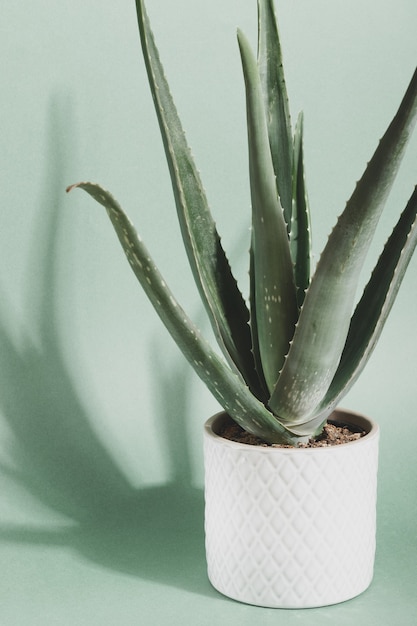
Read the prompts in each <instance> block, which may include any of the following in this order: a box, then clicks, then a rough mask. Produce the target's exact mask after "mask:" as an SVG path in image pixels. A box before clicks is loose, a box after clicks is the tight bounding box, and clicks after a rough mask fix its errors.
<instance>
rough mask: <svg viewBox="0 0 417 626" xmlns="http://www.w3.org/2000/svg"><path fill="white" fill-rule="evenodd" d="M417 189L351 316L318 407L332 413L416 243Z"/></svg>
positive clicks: (369, 346) (375, 334)
mask: <svg viewBox="0 0 417 626" xmlns="http://www.w3.org/2000/svg"><path fill="white" fill-rule="evenodd" d="M416 216H417V188H415V189H414V193H413V194H412V196H411V198H410V200H409V201H408V204H407V206H406V208H405V210H404V211H403V213H402V214H401V217H400V219H399V221H398V223H397V225H396V227H395V228H394V230H393V232H392V234H391V236H390V237H389V239H388V241H387V243H386V244H385V247H384V249H383V251H382V254H381V256H380V258H379V260H378V263H377V265H376V266H375V269H374V271H373V273H372V276H371V278H370V280H369V282H368V284H367V285H366V287H365V289H364V292H363V295H362V298H361V300H360V301H359V303H358V304H357V306H356V309H355V313H354V315H353V316H352V320H351V323H350V328H349V333H348V336H347V339H346V345H345V348H344V351H343V353H342V358H341V360H340V364H339V367H338V369H337V371H336V374H335V377H334V378H333V380H332V383H331V385H330V388H329V390H328V392H327V394H326V397H325V399H324V401H323V402H322V405H321V408H322V409H326V410H327V411H328V412H331V411H332V410H333V408H334V407H335V406H336V404H337V403H338V402H339V400H340V398H341V397H342V396H344V395H345V394H346V393H347V392H348V391H349V389H350V388H351V386H352V385H353V384H354V382H355V381H356V380H357V378H358V376H359V375H360V374H361V372H362V370H363V368H364V367H365V365H366V363H367V362H368V359H369V357H370V356H371V354H372V351H373V349H374V347H375V345H376V343H377V341H378V339H379V336H380V334H381V331H382V329H383V327H384V324H385V321H386V319H387V317H388V315H389V313H390V311H391V308H392V305H393V304H394V301H395V298H396V296H397V293H398V289H399V288H400V284H401V281H402V279H403V277H404V274H405V271H406V269H407V266H408V264H409V262H410V259H411V256H412V254H413V252H414V250H415V247H416V244H417V219H416Z"/></svg>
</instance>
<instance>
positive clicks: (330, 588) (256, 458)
mask: <svg viewBox="0 0 417 626" xmlns="http://www.w3.org/2000/svg"><path fill="white" fill-rule="evenodd" d="M377 452H378V447H377V437H376V438H375V437H371V438H370V439H369V440H368V437H367V438H365V439H362V440H360V441H358V442H355V443H354V444H348V445H344V446H337V447H333V448H319V449H297V450H289V449H277V448H258V447H254V446H247V445H246V446H245V445H241V444H234V443H231V442H226V441H225V440H222V439H221V438H219V437H215V436H211V437H210V436H209V435H206V438H205V464H206V521H205V526H206V552H207V562H208V574H209V578H210V580H211V582H212V584H213V586H214V587H215V588H216V589H218V590H219V591H220V592H222V593H224V594H225V595H227V596H229V597H232V598H234V599H237V600H240V601H243V602H248V603H250V604H257V605H262V606H271V607H288V608H289V607H292V608H297V607H302V606H323V605H326V604H333V603H335V602H341V601H343V600H346V599H348V598H351V597H353V596H355V595H357V594H358V593H361V592H362V591H363V590H364V589H366V588H367V587H368V585H369V584H370V582H371V579H372V574H373V562H374V552H375V504H376V473H377Z"/></svg>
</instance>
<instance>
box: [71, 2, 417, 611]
mask: <svg viewBox="0 0 417 626" xmlns="http://www.w3.org/2000/svg"><path fill="white" fill-rule="evenodd" d="M136 6H137V14H138V22H139V30H140V37H141V42H142V49H143V54H144V59H145V64H146V68H147V72H148V78H149V83H150V87H151V91H152V95H153V99H154V103H155V108H156V113H157V116H158V121H159V125H160V131H161V134H162V139H163V143H164V147H165V152H166V157H167V160H168V165H169V169H170V174H171V179H172V186H173V191H174V195H175V200H176V206H177V212H178V218H179V223H180V226H181V231H182V235H183V240H184V245H185V248H186V251H187V254H188V258H189V262H190V265H191V268H192V270H193V274H194V278H195V281H196V283H197V286H198V289H199V292H200V295H201V298H202V301H203V303H204V305H205V308H206V310H207V314H208V317H209V319H210V321H211V324H212V327H213V330H214V333H215V336H216V338H217V341H218V344H219V346H220V349H221V351H222V353H223V357H224V359H223V358H221V357H220V356H219V354H218V352H217V351H215V350H214V349H213V348H212V347H211V346H210V345H209V344H208V343H207V342H206V341H205V339H204V338H203V337H202V336H201V334H200V332H199V330H198V329H197V328H196V327H195V325H194V324H193V323H192V322H191V320H190V319H189V318H188V316H187V315H186V313H185V312H184V311H183V310H182V309H181V307H180V306H179V304H178V302H177V301H176V300H175V298H174V296H173V294H172V293H171V291H170V290H169V289H168V287H167V285H166V283H165V281H164V279H163V277H162V276H161V275H160V273H159V271H158V270H157V268H156V266H155V264H154V262H153V261H152V258H151V256H150V254H149V252H148V250H147V249H146V247H145V245H144V244H143V242H142V240H141V239H140V237H139V236H138V234H137V233H136V230H135V229H134V227H133V225H132V223H131V222H130V220H129V219H128V217H127V216H126V214H125V213H124V212H123V210H122V208H121V207H120V205H119V204H118V203H117V202H116V200H115V199H114V198H113V197H112V196H111V194H110V193H109V192H107V191H106V190H104V189H103V188H102V187H100V186H99V185H97V184H95V183H90V182H82V183H78V184H76V185H73V186H71V187H70V188H69V189H72V188H73V187H80V188H82V189H84V190H85V191H87V192H88V193H89V194H90V195H91V196H92V197H93V198H95V199H96V200H97V201H98V202H99V203H100V204H102V205H103V206H104V207H105V208H106V210H107V213H108V216H109V218H110V220H111V222H112V224H113V226H114V229H115V231H116V233H117V235H118V238H119V240H120V243H121V245H122V247H123V249H124V252H125V254H126V256H127V259H128V261H129V263H130V265H131V267H132V269H133V271H134V272H135V274H136V276H137V278H138V280H139V282H140V284H141V285H142V287H143V289H144V290H145V292H146V294H147V296H148V297H149V299H150V301H151V302H152V304H153V306H154V307H155V309H156V311H157V313H158V315H159V316H160V318H161V319H162V321H163V322H164V324H165V325H166V327H167V328H168V330H169V331H170V333H171V335H172V336H173V338H174V340H175V341H176V343H177V344H178V346H179V347H180V349H181V350H182V352H183V353H184V355H185V357H186V358H187V359H188V361H189V362H190V363H191V365H192V366H193V368H194V369H195V371H196V372H197V374H198V375H199V376H200V378H201V379H202V380H203V381H204V382H205V384H206V385H207V387H208V388H209V389H210V391H211V392H212V393H213V395H214V396H215V398H216V399H217V400H218V401H219V403H220V405H221V406H222V407H223V409H224V411H223V412H222V413H220V414H218V415H216V416H214V417H213V418H211V419H210V420H209V421H208V422H207V423H206V426H205V463H206V547H207V560H208V570H209V577H210V580H211V581H212V583H213V585H214V586H215V587H216V588H217V589H219V590H220V591H221V592H222V593H224V594H226V595H228V596H230V597H232V598H235V599H238V600H241V601H243V602H249V603H252V604H258V605H263V606H274V607H307V606H319V605H326V604H331V603H336V602H340V601H342V600H346V599H348V598H351V597H353V596H355V595H357V594H359V593H361V592H362V591H363V590H364V589H366V588H367V586H368V585H369V584H370V582H371V579H372V572H373V560H374V549H375V503H376V472H377V453H378V427H377V426H376V424H374V423H373V422H372V421H371V420H369V419H367V418H365V417H363V416H357V415H354V414H352V413H350V412H347V411H343V410H341V409H337V408H336V407H337V405H338V404H339V402H340V400H341V398H342V397H343V396H344V395H345V394H346V392H347V391H348V390H349V389H350V387H351V386H352V384H353V383H354V382H355V381H356V379H357V378H358V376H359V375H360V373H361V371H362V369H363V367H364V365H365V364H366V362H367V360H368V358H369V356H370V354H371V352H372V350H373V348H374V346H375V344H376V342H377V340H378V338H379V335H380V333H381V330H382V327H383V325H384V322H385V320H386V318H387V316H388V314H389V311H390V309H391V306H392V304H393V301H394V299H395V296H396V293H397V291H398V288H399V285H400V283H401V280H402V278H403V276H404V273H405V270H406V267H407V265H408V262H409V260H410V258H411V255H412V253H413V250H414V248H415V245H416V241H417V239H416V237H417V228H416V213H417V191H416V190H414V192H413V194H412V196H411V198H410V200H409V202H408V204H407V206H406V208H405V210H404V211H403V213H402V214H401V216H400V217H399V220H398V222H397V224H396V226H395V228H394V230H393V232H392V234H391V236H390V237H389V239H388V241H387V243H386V245H385V247H384V250H383V252H382V254H381V256H380V258H379V260H378V262H377V264H376V266H375V269H374V271H373V273H372V275H371V277H370V279H369V282H368V284H367V286H366V287H365V289H364V292H363V295H362V297H361V298H360V299H359V301H358V303H357V304H356V306H355V293H356V290H357V286H358V277H359V273H360V270H361V268H362V266H363V263H364V259H365V256H366V253H367V251H368V248H369V245H370V243H371V240H372V237H373V234H374V232H375V229H376V226H377V223H378V220H379V217H380V215H381V212H382V209H383V206H384V203H385V200H386V197H387V194H388V192H389V189H390V187H391V185H392V182H393V180H394V178H395V175H396V173H397V170H398V168H399V165H400V161H401V157H402V155H403V153H404V149H405V146H406V143H407V139H408V137H409V136H410V134H411V132H412V127H413V124H414V122H415V118H416V112H417V73H415V74H414V76H413V77H412V80H411V82H410V85H409V87H408V89H407V92H406V94H405V96H404V98H403V100H402V102H401V104H400V106H399V109H398V112H397V114H396V115H395V117H394V119H393V120H392V122H391V124H390V125H389V127H388V129H387V131H386V132H385V134H384V136H383V138H382V140H381V141H380V143H379V145H378V147H377V149H376V151H375V153H374V155H373V157H372V158H371V160H370V161H369V163H368V165H367V167H366V170H365V172H364V174H363V176H362V178H361V179H360V181H359V182H358V183H357V185H356V187H355V189H354V191H353V194H352V196H351V198H350V199H349V201H348V202H347V204H346V207H345V209H344V211H343V212H342V214H341V215H340V217H339V219H338V221H337V223H336V225H335V227H334V228H333V230H332V232H331V234H330V236H329V239H328V241H327V244H326V246H325V248H324V250H323V252H322V254H321V257H320V260H319V262H318V264H317V267H316V268H315V271H314V272H312V271H311V267H310V247H311V242H310V217H309V205H308V199H307V193H306V186H305V176H304V163H303V119H302V116H301V115H300V117H299V118H298V121H297V123H296V125H295V130H294V131H293V130H292V127H291V121H290V114H289V108H288V98H287V93H286V87H285V80H284V74H283V68H282V58H281V49H280V42H279V38H278V28H277V24H276V19H275V15H274V7H273V2H272V0H258V27H259V29H258V35H259V41H258V55H257V58H255V56H254V55H253V53H252V51H251V48H250V46H249V44H248V42H247V40H246V38H245V37H244V35H243V34H242V33H241V32H240V31H239V33H238V42H239V48H240V53H241V58H242V65H243V74H244V79H245V86H246V108H247V128H248V146H249V175H250V187H251V200H252V231H251V249H250V294H249V298H248V301H249V304H248V305H247V303H246V300H245V298H244V297H243V295H242V294H241V292H240V291H239V288H238V286H237V283H236V281H235V279H234V277H233V275H232V272H231V269H230V266H229V263H228V260H227V258H226V254H225V252H224V250H223V248H222V245H221V240H220V236H219V234H218V232H217V230H216V226H215V224H214V221H213V218H212V215H211V213H210V210H209V207H208V203H207V200H206V196H205V193H204V191H203V187H202V183H201V181H200V177H199V174H198V172H197V169H196V167H195V164H194V161H193V158H192V156H191V152H190V150H189V147H188V145H187V142H186V139H185V136H184V133H183V129H182V126H181V122H180V119H179V117H178V114H177V111H176V108H175V106H174V103H173V99H172V97H171V94H170V91H169V88H168V84H167V81H166V78H165V76H164V72H163V68H162V65H161V62H160V59H159V54H158V50H157V48H156V45H155V41H154V38H153V35H152V32H151V29H150V25H149V21H148V17H147V14H146V10H145V6H144V2H143V0H136ZM233 424H236V426H233ZM332 424H333V426H334V429H336V433H340V432H341V431H343V430H346V429H344V428H343V427H344V426H349V425H350V430H349V432H350V433H351V434H350V435H349V436H348V439H349V438H350V439H354V441H349V442H347V443H341V444H340V445H330V443H331V442H329V441H325V438H324V434H325V433H326V432H328V431H329V430H330V426H329V425H332ZM236 430H237V431H238V438H240V440H236V437H235V438H234V439H235V440H231V438H230V435H228V434H227V431H236ZM352 433H353V434H352ZM362 435H363V436H362ZM242 436H245V437H246V439H242ZM248 437H249V438H250V437H252V438H253V439H254V442H255V443H258V444H259V443H260V444H261V445H252V444H251V443H246V442H245V441H246V440H247V438H248ZM335 437H336V440H337V441H339V442H340V439H338V437H339V434H336V435H335ZM242 441H243V443H242ZM252 443H253V442H252Z"/></svg>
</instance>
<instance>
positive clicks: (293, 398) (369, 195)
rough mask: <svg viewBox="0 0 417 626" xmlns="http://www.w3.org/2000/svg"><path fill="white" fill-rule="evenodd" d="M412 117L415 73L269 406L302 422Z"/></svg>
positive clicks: (317, 396) (342, 337)
mask: <svg viewBox="0 0 417 626" xmlns="http://www.w3.org/2000/svg"><path fill="white" fill-rule="evenodd" d="M416 113H417V72H416V73H415V74H414V76H413V78H412V80H411V83H410V85H409V87H408V89H407V92H406V94H405V96H404V99H403V101H402V102H401V105H400V107H399V110H398V112H397V114H396V116H395V117H394V119H393V121H392V122H391V124H390V126H389V127H388V130H387V131H386V133H385V135H384V136H383V138H382V140H381V142H380V143H379V145H378V147H377V149H376V151H375V153H374V155H373V157H372V159H371V161H370V162H369V163H368V166H367V168H366V170H365V172H364V174H363V176H362V178H361V180H360V181H359V182H358V184H357V186H356V189H355V191H354V193H353V195H352V196H351V198H350V200H349V201H348V203H347V205H346V208H345V210H344V212H343V213H342V215H341V216H340V217H339V219H338V221H337V224H336V226H335V228H334V229H333V231H332V233H331V235H330V237H329V240H328V242H327V245H326V247H325V249H324V251H323V253H322V256H321V258H320V261H319V263H318V266H317V269H316V272H315V274H314V276H313V279H312V281H311V284H310V287H309V289H308V291H307V294H306V297H305V301H304V304H303V308H302V310H301V313H300V318H299V322H298V325H297V328H296V331H295V333H294V339H293V343H292V346H291V349H290V352H289V354H288V357H287V359H286V361H285V365H284V367H283V370H282V372H281V375H280V377H279V379H278V382H277V385H276V387H275V389H274V391H273V394H272V397H271V400H270V403H269V406H270V408H271V410H272V411H273V413H275V414H276V415H279V416H280V418H281V419H282V421H283V422H284V423H287V424H291V426H294V425H295V424H299V423H305V422H307V421H308V419H309V418H310V417H311V416H312V415H313V414H314V412H315V409H316V408H317V406H318V405H320V403H321V402H322V400H323V398H324V397H325V395H326V393H327V390H328V388H329V386H330V383H331V381H332V379H333V377H334V375H335V373H336V370H337V367H338V365H339V361H340V357H341V354H342V351H343V348H344V345H345V341H346V337H347V334H348V330H349V324H350V317H351V313H352V309H353V305H354V298H355V292H356V288H357V284H358V278H359V274H360V270H361V268H362V265H363V262H364V259H365V256H366V253H367V251H368V248H369V245H370V242H371V240H372V237H373V234H374V231H375V228H376V225H377V223H378V220H379V217H380V214H381V212H382V209H383V206H384V203H385V200H386V197H387V195H388V192H389V190H390V188H391V185H392V182H393V180H394V177H395V175H396V173H397V171H398V167H399V164H400V161H401V157H402V155H403V153H404V149H405V146H406V143H407V140H408V138H409V136H410V134H411V132H412V129H413V127H414V124H415V118H416Z"/></svg>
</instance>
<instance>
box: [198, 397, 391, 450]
mask: <svg viewBox="0 0 417 626" xmlns="http://www.w3.org/2000/svg"><path fill="white" fill-rule="evenodd" d="M229 420H231V421H233V420H232V418H231V417H230V416H229V415H228V414H227V412H226V411H219V412H218V413H215V414H214V415H212V416H211V417H210V418H209V419H208V420H207V421H206V422H205V424H204V434H205V436H206V437H209V438H210V439H212V440H213V443H214V442H217V443H218V444H221V445H225V446H230V447H231V448H235V449H236V450H237V449H239V448H240V449H241V450H246V451H247V452H253V453H260V454H292V453H294V452H296V453H297V454H300V453H304V454H318V452H319V451H321V453H329V452H330V451H331V452H332V453H336V452H337V451H341V450H346V447H351V446H358V445H359V446H360V445H367V444H368V443H369V442H370V441H371V440H373V439H375V438H377V437H379V426H378V424H377V423H376V422H375V421H374V420H372V419H370V418H369V417H367V416H366V415H364V414H362V413H357V412H355V411H350V410H349V409H344V408H341V407H337V408H336V409H335V410H334V411H333V413H332V414H331V415H330V416H329V421H332V422H336V423H341V424H346V425H349V426H353V427H354V428H358V429H359V430H365V431H366V435H364V436H363V437H361V438H360V439H356V440H354V441H348V442H346V443H341V444H338V445H335V446H324V447H316V448H296V447H292V448H280V447H273V446H254V445H252V444H248V443H241V442H238V441H232V440H230V439H225V438H224V437H222V436H221V435H219V434H218V432H216V427H217V430H218V429H219V427H220V425H221V424H223V423H224V422H225V421H229Z"/></svg>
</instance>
